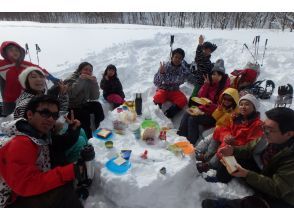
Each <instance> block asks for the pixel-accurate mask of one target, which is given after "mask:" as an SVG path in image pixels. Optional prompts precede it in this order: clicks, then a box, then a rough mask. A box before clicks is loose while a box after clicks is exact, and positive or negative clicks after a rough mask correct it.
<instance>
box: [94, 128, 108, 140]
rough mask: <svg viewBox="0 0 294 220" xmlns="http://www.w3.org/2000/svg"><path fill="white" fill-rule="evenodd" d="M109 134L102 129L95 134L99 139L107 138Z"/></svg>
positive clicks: (106, 130)
mask: <svg viewBox="0 0 294 220" xmlns="http://www.w3.org/2000/svg"><path fill="white" fill-rule="evenodd" d="M110 134H111V131H110V130H108V129H105V128H102V129H101V130H100V131H98V132H97V136H98V137H101V138H107V137H108V136H109V135H110Z"/></svg>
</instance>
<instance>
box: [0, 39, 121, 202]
mask: <svg viewBox="0 0 294 220" xmlns="http://www.w3.org/2000/svg"><path fill="white" fill-rule="evenodd" d="M0 50H1V56H2V57H3V58H4V59H3V60H0V86H1V95H2V100H3V108H2V117H6V116H7V118H8V119H10V117H13V119H14V120H12V121H9V122H6V123H3V124H2V128H1V130H2V133H4V134H5V135H7V136H9V137H11V139H9V140H8V141H2V140H1V145H0V158H1V159H0V160H1V162H0V207H82V204H81V202H80V201H79V196H84V195H85V193H83V192H81V191H79V189H78V190H77V189H75V190H74V188H73V184H72V181H73V180H74V179H77V180H78V182H83V181H84V180H83V178H84V179H85V177H86V176H85V172H86V168H85V164H84V163H83V161H80V156H81V155H80V154H81V151H82V149H83V148H85V147H86V146H87V144H88V139H90V138H91V137H92V130H93V129H94V128H95V129H96V128H98V127H99V125H100V122H101V121H102V120H103V119H104V113H103V109H102V105H101V104H100V103H99V102H98V101H97V100H98V98H99V95H100V92H99V89H100V88H99V85H98V82H97V79H96V77H95V76H94V75H93V66H92V65H91V64H90V63H88V62H83V63H81V64H80V65H79V66H78V68H77V70H76V71H75V72H74V73H73V74H72V75H71V76H70V77H68V78H67V79H65V80H64V81H62V80H59V79H57V78H55V77H53V76H52V75H51V74H49V73H48V72H47V71H46V69H44V68H41V67H39V66H37V65H35V64H33V63H30V62H27V61H24V57H25V50H24V49H23V48H22V47H21V46H20V45H19V44H17V43H16V42H12V41H6V42H3V43H2V45H1V48H0ZM46 79H48V80H50V81H52V82H53V86H52V87H51V88H49V89H48V87H47V84H46ZM100 87H101V89H102V90H103V97H104V99H105V100H107V101H108V102H110V103H111V104H113V106H114V107H117V106H120V105H121V104H123V103H124V98H125V95H124V92H123V88H122V84H121V82H120V80H119V79H118V77H117V69H116V67H115V66H114V65H112V64H110V65H108V66H107V67H106V69H105V72H104V74H103V77H102V80H101V82H100ZM60 115H61V116H63V117H64V120H60V121H59V120H58V119H59V118H60V117H59V116H60ZM91 115H93V116H94V120H91ZM64 121H65V122H66V123H64ZM92 121H93V123H94V125H91V122H92ZM93 127H94V128H93ZM75 191H76V192H77V193H76V192H75Z"/></svg>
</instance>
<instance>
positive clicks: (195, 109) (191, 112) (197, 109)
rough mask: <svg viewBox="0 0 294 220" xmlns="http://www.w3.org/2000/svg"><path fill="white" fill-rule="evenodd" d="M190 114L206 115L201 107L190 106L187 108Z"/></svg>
mask: <svg viewBox="0 0 294 220" xmlns="http://www.w3.org/2000/svg"><path fill="white" fill-rule="evenodd" d="M186 111H187V112H188V114H189V115H192V116H197V115H204V112H203V111H201V110H200V109H199V108H188V109H187V110H186Z"/></svg>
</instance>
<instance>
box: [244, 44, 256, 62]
mask: <svg viewBox="0 0 294 220" xmlns="http://www.w3.org/2000/svg"><path fill="white" fill-rule="evenodd" d="M244 46H245V47H246V49H247V50H248V51H249V53H250V54H251V56H252V57H253V60H254V61H255V57H254V55H253V54H252V53H251V51H250V50H249V48H248V46H247V44H244Z"/></svg>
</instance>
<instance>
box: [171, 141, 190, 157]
mask: <svg viewBox="0 0 294 220" xmlns="http://www.w3.org/2000/svg"><path fill="white" fill-rule="evenodd" d="M175 145H176V146H177V147H178V148H180V149H182V151H183V153H184V154H186V155H190V154H192V153H194V151H195V150H194V147H193V145H192V144H190V142H187V141H180V142H177V143H175Z"/></svg>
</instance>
